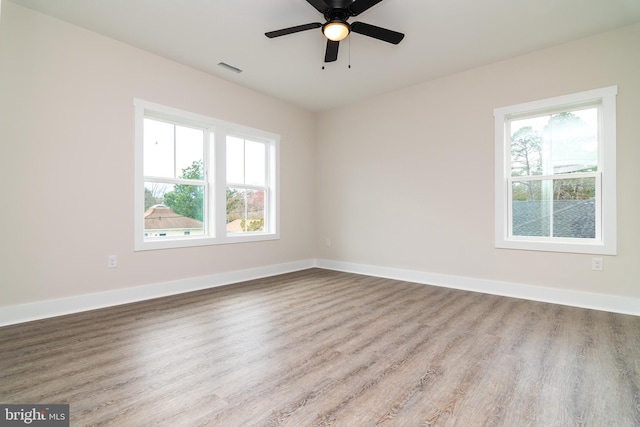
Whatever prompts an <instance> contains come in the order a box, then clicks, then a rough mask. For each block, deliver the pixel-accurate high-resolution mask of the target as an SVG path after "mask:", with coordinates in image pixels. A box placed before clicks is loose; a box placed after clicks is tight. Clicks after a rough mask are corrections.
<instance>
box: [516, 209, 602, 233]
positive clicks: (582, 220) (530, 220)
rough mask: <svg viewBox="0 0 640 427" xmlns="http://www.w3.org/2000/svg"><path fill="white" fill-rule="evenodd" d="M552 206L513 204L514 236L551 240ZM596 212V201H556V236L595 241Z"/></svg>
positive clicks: (554, 230)
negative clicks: (549, 237)
mask: <svg viewBox="0 0 640 427" xmlns="http://www.w3.org/2000/svg"><path fill="white" fill-rule="evenodd" d="M548 203H549V202H545V201H539V200H537V201H514V202H513V219H514V220H513V235H514V236H548V235H549V215H548V212H549V210H548ZM595 223H596V209H595V201H594V199H588V200H555V201H554V202H553V236H554V237H577V238H591V239H592V238H594V237H595V229H596V228H595Z"/></svg>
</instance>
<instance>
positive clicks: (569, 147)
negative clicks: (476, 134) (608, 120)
mask: <svg viewBox="0 0 640 427" xmlns="http://www.w3.org/2000/svg"><path fill="white" fill-rule="evenodd" d="M510 130H511V147H510V149H511V176H532V175H554V174H565V173H576V172H593V171H597V170H598V108H595V107H594V108H588V109H584V110H577V111H571V112H563V113H559V114H552V115H551V114H550V115H545V116H540V117H530V118H525V119H519V120H512V121H511V122H510Z"/></svg>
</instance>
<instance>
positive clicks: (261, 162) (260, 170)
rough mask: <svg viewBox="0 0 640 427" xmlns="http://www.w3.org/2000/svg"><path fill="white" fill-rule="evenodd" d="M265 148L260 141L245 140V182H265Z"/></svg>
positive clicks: (263, 183)
mask: <svg viewBox="0 0 640 427" xmlns="http://www.w3.org/2000/svg"><path fill="white" fill-rule="evenodd" d="M266 149H267V147H266V145H265V144H264V143H262V142H254V141H245V184H248V185H261V186H262V185H265V184H266V178H265V173H266V171H265V161H266Z"/></svg>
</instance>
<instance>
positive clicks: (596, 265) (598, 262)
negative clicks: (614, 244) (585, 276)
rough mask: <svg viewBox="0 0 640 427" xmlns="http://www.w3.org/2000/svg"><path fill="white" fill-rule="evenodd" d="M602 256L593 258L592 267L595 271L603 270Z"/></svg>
mask: <svg viewBox="0 0 640 427" xmlns="http://www.w3.org/2000/svg"><path fill="white" fill-rule="evenodd" d="M602 264H603V261H602V258H591V269H592V270H593V271H602Z"/></svg>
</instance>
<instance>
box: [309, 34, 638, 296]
mask: <svg viewBox="0 0 640 427" xmlns="http://www.w3.org/2000/svg"><path fill="white" fill-rule="evenodd" d="M638 41H640V25H635V26H631V27H627V28H624V29H621V30H618V31H614V32H610V33H606V34H602V35H598V36H596V37H591V38H587V39H582V40H578V41H575V42H572V43H568V44H563V45H560V46H556V47H553V48H550V49H546V50H543V51H539V52H535V53H532V54H529V55H526V56H522V57H518V58H514V59H510V60H507V61H503V62H499V63H495V64H491V65H488V66H485V67H481V68H477V69H473V70H469V71H467V72H463V73H459V74H455V75H451V76H448V77H445V78H442V79H438V80H435V81H429V82H425V83H423V84H420V85H417V86H414V87H411V88H408V89H405V90H400V91H396V92H393V93H389V94H386V95H383V96H380V97H377V98H375V99H370V100H367V101H366V102H363V103H360V104H356V105H350V106H348V107H345V108H341V109H337V110H333V111H329V112H326V113H324V114H322V115H321V116H320V117H319V122H318V130H319V134H318V148H317V165H318V169H317V183H318V198H317V205H318V206H319V207H321V210H320V214H319V217H318V224H319V229H318V233H317V234H316V240H315V241H316V248H317V249H316V256H317V257H318V258H321V259H328V260H337V261H340V262H349V263H358V264H363V265H375V266H386V267H395V268H400V269H408V270H413V271H424V272H431V273H440V274H445V275H453V276H461V277H472V278H476V279H488V280H496V281H504V282H507V283H521V284H529V285H537V286H544V287H555V288H562V289H569V290H578V291H587V292H596V293H603V294H611V295H618V296H624V297H633V298H638V297H640V244H639V242H640V221H639V220H638V218H640V214H639V212H640V197H639V195H640V193H639V191H638V184H639V183H640V168H639V167H638V166H639V165H640V141H639V137H638V135H639V132H638V129H639V127H638V126H639V124H638V123H639V119H640V49H639V48H638ZM610 85H618V98H617V107H618V116H617V117H618V127H617V130H618V139H617V149H618V157H617V161H618V163H617V167H618V173H617V180H618V193H617V196H618V204H617V206H618V255H617V256H607V257H604V271H602V272H594V271H591V257H592V256H590V255H579V254H566V253H545V252H528V251H516V250H505V249H495V248H494V164H495V162H494V128H493V123H494V122H493V109H494V108H496V107H502V106H506V105H512V104H517V103H522V102H527V101H533V100H537V99H541V98H547V97H553V96H557V95H564V94H569V93H573V92H579V91H583V90H588V89H594V88H599V87H605V86H610ZM345 123H348V124H349V126H344V124H345ZM326 238H330V239H331V246H329V247H327V245H326Z"/></svg>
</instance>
